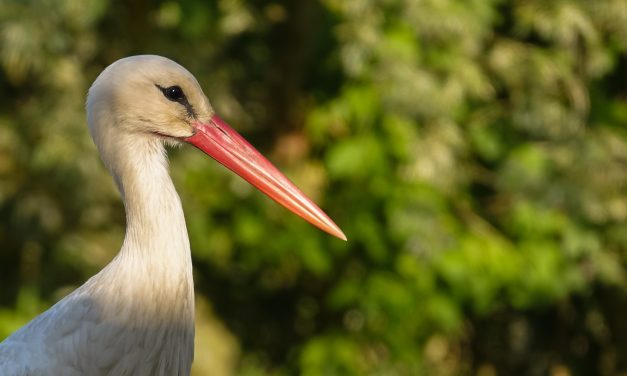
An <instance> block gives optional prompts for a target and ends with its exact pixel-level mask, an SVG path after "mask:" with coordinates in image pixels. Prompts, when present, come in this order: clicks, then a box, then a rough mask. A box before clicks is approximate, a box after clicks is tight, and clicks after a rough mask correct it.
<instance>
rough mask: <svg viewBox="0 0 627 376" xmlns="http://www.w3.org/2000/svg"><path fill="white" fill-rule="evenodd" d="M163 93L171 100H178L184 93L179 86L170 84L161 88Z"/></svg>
mask: <svg viewBox="0 0 627 376" xmlns="http://www.w3.org/2000/svg"><path fill="white" fill-rule="evenodd" d="M163 95H165V97H166V98H168V99H169V100H171V101H173V102H178V101H180V100H182V99H183V98H185V94H183V89H181V87H180V86H170V87H166V88H165V89H163Z"/></svg>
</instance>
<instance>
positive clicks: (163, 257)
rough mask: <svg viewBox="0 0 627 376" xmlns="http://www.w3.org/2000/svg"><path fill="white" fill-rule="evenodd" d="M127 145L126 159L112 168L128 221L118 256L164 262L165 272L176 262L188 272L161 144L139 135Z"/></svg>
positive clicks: (179, 212)
mask: <svg viewBox="0 0 627 376" xmlns="http://www.w3.org/2000/svg"><path fill="white" fill-rule="evenodd" d="M129 146H130V147H131V148H132V150H127V151H126V152H125V153H124V155H126V156H128V160H127V161H125V162H126V163H122V164H121V166H117V167H118V168H117V169H116V171H114V176H115V179H116V182H117V184H118V187H119V189H120V193H121V194H122V198H123V200H124V206H125V209H126V221H127V228H126V236H125V239H124V244H123V246H122V249H121V251H120V256H121V257H125V258H128V257H131V258H133V259H134V260H135V262H141V263H150V264H155V263H157V264H161V265H167V269H168V270H169V273H168V274H170V273H172V272H173V271H174V272H175V273H176V271H175V270H173V269H174V268H175V267H177V266H178V267H182V268H184V269H185V270H184V272H187V271H188V270H189V272H190V273H191V266H190V265H191V256H190V250H189V239H188V237H187V229H186V226H185V218H184V216H183V209H182V207H181V202H180V199H179V196H178V194H177V193H176V189H175V188H174V184H173V183H172V179H171V178H170V175H169V172H168V163H167V158H166V155H165V150H164V147H163V145H162V143H161V142H160V141H159V140H158V139H156V138H150V139H139V140H136V141H135V142H132V143H129ZM153 269H154V268H153ZM179 270H180V269H179ZM151 271H154V270H151ZM180 271H183V270H180Z"/></svg>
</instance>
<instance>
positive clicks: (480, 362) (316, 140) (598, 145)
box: [0, 0, 627, 375]
mask: <svg viewBox="0 0 627 376" xmlns="http://www.w3.org/2000/svg"><path fill="white" fill-rule="evenodd" d="M138 53H158V54H162V55H165V56H169V57H171V58H173V59H175V60H177V61H179V62H180V63H182V64H183V65H185V66H186V67H188V68H189V69H190V71H192V72H193V73H194V74H196V75H197V77H198V79H199V81H200V83H201V85H202V86H203V87H204V88H205V92H206V93H207V95H208V96H209V98H210V99H211V101H212V103H213V104H214V106H215V108H216V110H217V112H218V113H220V114H221V115H222V116H223V117H224V118H226V119H228V121H229V122H230V123H232V124H233V125H235V127H236V128H238V129H240V130H241V131H242V133H244V134H245V136H246V137H247V138H249V139H250V140H251V142H252V143H253V144H255V145H257V146H259V148H260V149H262V150H263V151H265V153H266V154H268V155H269V156H270V158H271V159H272V160H273V161H274V162H276V163H277V164H278V165H279V166H280V167H281V169H282V170H284V171H286V173H287V174H288V175H289V176H290V177H291V178H292V179H293V180H294V181H295V182H296V183H297V184H298V185H299V186H301V187H302V188H303V190H304V191H305V192H307V193H308V194H309V195H311V196H312V197H314V199H315V201H317V202H318V203H320V205H321V206H322V207H323V208H325V210H327V211H328V212H329V214H330V215H331V217H333V218H334V219H335V220H336V222H337V223H338V224H339V225H340V226H341V227H342V228H343V229H344V231H345V232H346V234H347V236H348V239H349V241H348V242H347V243H343V242H340V241H337V240H335V239H331V238H329V237H328V236H326V235H325V234H322V233H320V232H318V231H317V230H315V229H314V228H312V227H310V226H309V225H307V224H306V223H304V222H302V221H300V220H299V219H297V218H294V217H293V216H292V215H290V214H289V213H288V212H287V211H285V210H284V209H282V208H280V207H278V206H277V205H276V204H274V203H273V202H271V201H270V200H268V199H267V198H265V197H263V195H261V194H259V193H258V192H256V191H254V190H253V189H252V188H251V187H249V186H248V185H247V184H246V183H245V182H243V181H241V179H239V178H237V177H234V176H232V175H231V174H230V173H228V172H226V171H224V170H223V169H222V167H221V166H218V165H216V164H215V163H212V162H211V161H208V160H206V159H205V158H204V157H203V156H201V155H200V154H199V153H197V152H196V151H194V150H191V149H189V148H188V149H183V150H176V151H173V152H172V153H171V154H172V163H171V165H172V174H173V177H174V179H175V182H176V185H177V187H178V189H179V192H180V194H181V196H182V201H183V205H184V207H185V212H186V216H187V219H188V227H189V232H190V238H191V242H192V249H193V252H194V253H193V258H194V267H195V278H196V288H197V294H198V296H199V299H203V300H204V299H205V298H206V299H208V300H209V301H211V302H212V307H213V311H212V312H213V314H214V315H216V316H217V318H218V319H219V321H221V322H222V323H223V324H224V325H225V326H226V328H227V329H228V332H229V333H230V334H229V335H233V336H235V338H236V339H237V343H238V345H237V347H238V348H239V352H238V354H239V355H238V357H235V356H230V357H225V359H227V360H226V361H228V362H230V363H228V364H227V366H225V367H221V368H220V369H226V370H230V371H231V372H233V373H236V374H250V375H262V374H278V375H281V374H306V375H335V374H338V375H362V374H373V375H416V374H429V375H453V374H475V373H477V374H504V375H507V374H528V375H541V374H555V375H557V374H572V375H586V374H601V375H614V374H621V373H625V372H627V363H625V355H627V341H626V340H625V338H627V331H626V329H625V325H624V323H623V321H624V319H623V316H624V312H625V310H626V309H627V281H626V279H625V271H624V267H625V264H626V263H627V256H626V255H627V231H626V230H625V228H627V227H626V225H627V169H626V168H625V166H626V163H627V131H626V129H627V128H625V125H626V124H627V102H625V98H626V97H627V91H626V90H627V87H626V86H625V77H626V74H627V63H626V62H627V13H626V12H625V4H624V1H622V0H605V1H583V0H550V1H544V0H528V1H515V0H510V1H507V0H472V1H456V0H422V1H418V0H377V1H361V0H359V1H342V0H322V1H320V2H318V1H314V0H305V1H299V2H280V1H279V2H271V1H257V2H249V3H247V2H244V1H239V0H219V1H217V2H209V3H207V2H205V1H201V0H193V1H186V2H178V1H153V2H149V1H139V2H134V3H133V5H132V6H131V5H130V4H129V5H126V4H125V3H124V2H111V3H109V2H106V1H103V0H90V1H78V0H47V1H17V0H0V67H1V69H0V88H1V89H2V92H3V93H4V94H3V96H2V98H3V100H2V102H1V103H0V250H1V251H0V283H1V286H2V289H0V338H3V337H4V336H6V335H8V334H10V333H11V332H12V331H14V330H15V329H16V328H18V327H19V326H20V325H22V324H23V323H25V322H26V321H27V320H29V319H30V318H31V317H33V316H34V315H36V314H37V313H38V312H40V311H41V310H43V309H44V308H45V307H47V306H49V305H50V304H52V303H53V302H54V301H56V300H58V299H59V298H61V297H62V296H64V295H65V294H67V292H69V291H71V289H72V288H75V287H76V286H78V285H80V284H81V283H83V282H84V281H85V280H86V278H88V277H89V276H90V275H92V274H94V273H95V272H96V271H97V270H99V269H100V268H101V267H102V266H103V265H105V264H106V263H107V262H108V261H109V260H110V259H111V257H113V256H114V255H115V253H116V251H117V249H119V245H120V241H121V239H122V236H123V228H124V222H123V219H124V216H123V208H122V205H121V204H120V202H119V198H118V195H117V192H116V191H115V189H114V186H113V184H112V182H111V180H110V177H108V176H107V174H106V173H105V170H104V169H103V168H102V166H101V164H100V162H99V160H98V157H97V154H96V151H95V148H94V147H93V145H92V142H91V140H90V139H89V136H88V133H87V131H86V126H85V117H84V109H83V103H84V99H85V93H86V91H87V89H88V87H89V84H90V82H91V81H93V79H94V78H95V76H96V75H97V74H98V73H99V71H100V70H102V69H103V68H104V67H105V66H106V65H108V64H109V63H111V62H112V61H114V60H115V59H117V58H120V57H123V56H127V55H131V54H138ZM208 315H209V313H207V312H204V311H203V313H201V314H199V317H198V320H199V321H200V322H205V321H211V320H209V319H208V317H209V316H208ZM222 332H226V330H222V331H221V332H220V333H222ZM202 335H204V334H202ZM221 335H226V334H221ZM227 342H228V341H227ZM211 351H212V349H210V348H203V347H199V348H197V355H196V359H197V362H199V363H206V362H212V361H213V362H219V360H216V359H213V360H205V358H206V356H205V355H203V354H207V353H210V352H211ZM204 369H211V368H207V367H206V366H205V367H204ZM198 372H200V371H198ZM227 372H228V371H227Z"/></svg>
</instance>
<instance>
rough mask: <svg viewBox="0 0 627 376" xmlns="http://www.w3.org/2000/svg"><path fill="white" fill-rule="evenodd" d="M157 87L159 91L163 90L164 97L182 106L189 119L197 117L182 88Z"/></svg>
mask: <svg viewBox="0 0 627 376" xmlns="http://www.w3.org/2000/svg"><path fill="white" fill-rule="evenodd" d="M155 86H156V87H157V88H159V90H161V92H162V93H163V96H164V97H166V98H167V99H168V100H170V101H172V102H177V103H180V104H182V105H183V106H184V107H185V109H186V110H187V115H188V116H189V117H192V118H195V117H196V112H195V111H194V107H192V105H191V104H189V101H188V100H187V97H186V96H185V93H183V89H181V87H180V86H178V85H174V86H168V87H163V86H160V85H157V84H155Z"/></svg>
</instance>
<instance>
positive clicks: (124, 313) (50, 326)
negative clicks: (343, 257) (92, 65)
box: [0, 55, 346, 376]
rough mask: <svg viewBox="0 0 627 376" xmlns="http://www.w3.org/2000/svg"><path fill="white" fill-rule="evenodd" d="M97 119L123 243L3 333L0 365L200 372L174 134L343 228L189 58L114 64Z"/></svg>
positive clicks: (16, 370) (41, 370)
mask: <svg viewBox="0 0 627 376" xmlns="http://www.w3.org/2000/svg"><path fill="white" fill-rule="evenodd" d="M87 121H88V124H89V130H90V133H91V136H92V138H93V139H94V142H95V143H96V146H97V147H98V151H99V152H100V156H101V157H102V160H103V162H104V164H105V165H106V167H107V168H108V169H109V171H110V172H111V174H112V175H113V178H114V179H115V182H116V184H117V187H118V189H119V191H120V193H121V196H122V199H123V200H124V206H125V209H126V221H127V227H126V235H125V237H124V242H123V244H122V248H121V250H120V252H119V253H118V255H117V256H116V257H115V258H114V259H113V260H112V261H111V262H110V263H109V264H108V265H107V266H106V267H105V268H104V269H103V270H102V271H100V272H99V273H98V274H96V275H95V276H93V277H92V278H91V279H89V280H88V281H87V282H86V283H85V284H84V285H82V286H81V287H79V288H78V289H76V290H75V291H74V292H72V293H71V294H70V295H68V296H66V297H65V298H64V299H62V300H61V301H59V302H58V303H57V304H55V305H54V306H53V307H52V308H50V309H49V310H47V311H46V312H44V313H42V314H41V315H39V316H38V317H36V318H35V319H34V320H32V321H31V322H30V323H28V324H27V325H26V326H24V327H22V328H21V329H20V330H18V331H17V332H16V333H14V334H13V335H11V336H10V337H8V338H7V339H6V340H4V341H3V342H2V343H0V375H3V376H27V375H28V376H31V375H33V376H35V375H116V376H117V375H135V376H140V375H146V376H154V375H168V376H170V375H189V373H190V368H191V363H192V359H193V356H194V284H193V280H192V263H191V254H190V247H189V240H188V237H187V229H186V227H185V219H184V217H183V210H182V208H181V203H180V199H179V197H178V195H177V193H176V190H175V188H174V185H173V184H172V180H171V179H170V176H169V174H168V163H167V157H166V153H165V148H164V146H165V145H166V144H178V143H179V142H181V141H182V142H187V143H190V144H192V145H194V146H195V147H197V148H199V149H200V150H202V151H203V152H205V153H206V154H208V155H209V156H211V157H212V158H214V159H215V160H217V161H218V162H220V163H221V164H223V165H224V166H226V167H228V168H229V169H231V170H233V171H234V172H235V173H237V174H238V175H240V176H241V177H242V178H244V179H246V180H247V181H248V182H249V183H251V184H252V185H254V186H255V187H257V188H258V189H260V190H261V191H262V192H264V193H265V194H267V195H268V196H270V197H271V198H272V199H274V200H275V201H277V202H278V203H280V204H281V205H283V206H285V207H287V208H288V209H290V210H291V211H293V212H294V213H296V214H298V215H300V216H301V217H303V218H304V219H306V220H307V221H309V222H311V223H312V224H314V225H315V226H317V227H319V228H320V229H322V230H324V231H326V232H328V233H330V234H332V235H334V236H336V237H338V238H341V239H343V240H346V237H345V235H344V234H343V233H342V231H341V230H340V229H339V228H338V227H337V226H336V225H335V224H334V223H333V221H332V220H331V219H329V217H327V216H326V215H325V214H324V213H323V212H322V210H320V209H319V208H318V207H317V206H316V205H315V204H314V203H313V202H311V201H310V200H309V199H308V198H307V197H305V195H304V194H303V193H301V192H300V191H299V190H298V188H296V187H295V186H294V185H293V184H292V183H291V182H290V181H289V180H287V178H286V177H285V176H283V175H282V174H281V173H280V172H279V171H278V170H277V169H276V168H274V166H272V164H270V162H268V160H266V159H265V158H264V157H263V156H261V154H259V152H258V151H256V150H255V149H254V148H253V147H252V146H251V145H250V144H249V143H248V142H246V141H245V140H244V139H243V138H242V137H241V136H240V135H239V134H237V132H235V131H234V130H233V129H232V128H230V127H229V126H228V125H227V124H226V123H224V122H223V121H222V120H221V119H220V118H218V117H217V116H216V115H215V114H214V111H213V109H212V107H211V105H210V104H209V101H208V100H207V98H206V97H205V95H204V94H203V92H202V89H201V88H200V86H199V84H198V82H197V81H196V79H195V78H194V76H192V74H191V73H189V72H188V71H187V70H186V69H185V68H183V67H182V66H180V65H179V64H177V63H175V62H173V61H171V60H169V59H166V58H164V57H160V56H152V55H143V56H134V57H128V58H124V59H121V60H118V61H117V62H115V63H113V64H111V65H110V66H109V67H108V68H106V69H105V70H104V71H103V72H102V73H101V74H100V76H98V78H97V79H96V81H95V82H94V84H93V85H92V87H91V88H90V90H89V94H88V97H87Z"/></svg>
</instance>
